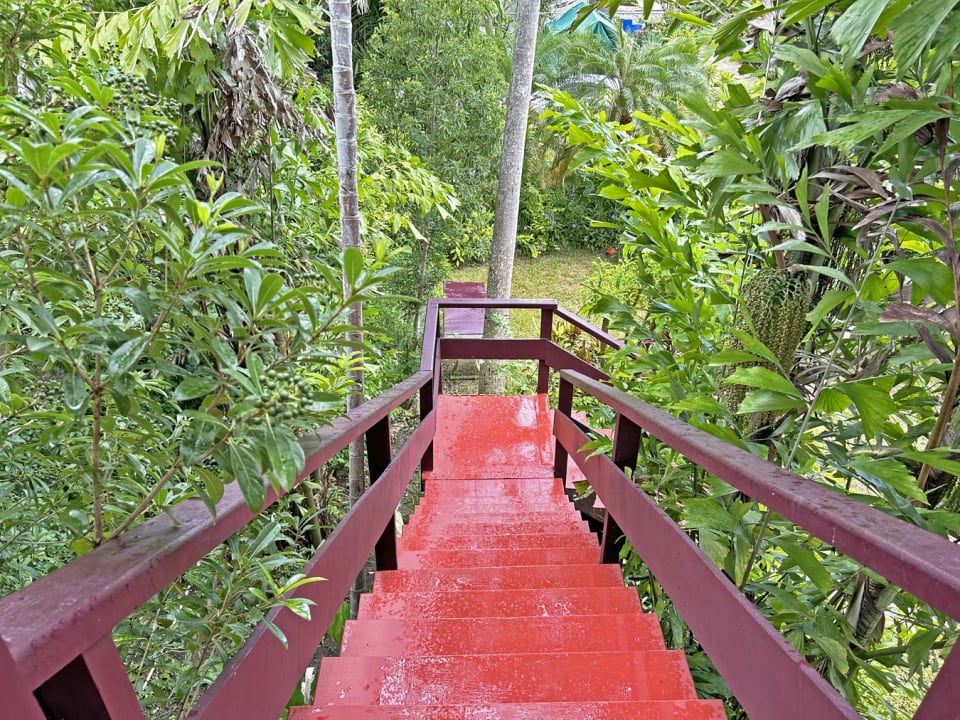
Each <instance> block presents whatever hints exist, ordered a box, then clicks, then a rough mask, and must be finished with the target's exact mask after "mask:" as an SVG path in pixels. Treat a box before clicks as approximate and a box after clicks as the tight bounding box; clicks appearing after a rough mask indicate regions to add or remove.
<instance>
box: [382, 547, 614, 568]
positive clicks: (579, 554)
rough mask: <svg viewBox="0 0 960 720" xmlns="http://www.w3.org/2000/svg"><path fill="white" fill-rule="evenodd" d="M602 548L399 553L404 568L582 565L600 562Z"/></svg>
mask: <svg viewBox="0 0 960 720" xmlns="http://www.w3.org/2000/svg"><path fill="white" fill-rule="evenodd" d="M599 558H600V550H599V549H598V548H563V547H561V548H549V547H548V548H521V549H506V550H498V549H496V548H493V549H489V550H411V551H406V552H400V553H398V555H397V564H398V565H399V567H400V568H402V569H404V570H416V569H418V568H445V567H446V568H449V567H506V566H510V565H580V564H586V563H589V562H591V561H593V562H598V561H599Z"/></svg>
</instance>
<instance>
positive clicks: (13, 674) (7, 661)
mask: <svg viewBox="0 0 960 720" xmlns="http://www.w3.org/2000/svg"><path fill="white" fill-rule="evenodd" d="M0 703H2V706H3V710H4V713H5V714H4V716H3V717H7V716H8V715H9V717H11V718H17V719H18V720H45V716H44V714H43V710H42V709H41V708H40V704H39V703H38V702H37V699H36V698H35V697H34V696H33V693H32V692H30V689H29V688H28V687H27V685H26V684H25V683H24V682H23V680H22V679H21V678H20V673H19V672H18V671H17V666H16V665H15V664H14V662H13V657H12V656H11V655H10V651H9V650H8V649H7V646H6V644H5V643H4V642H3V639H2V638H0Z"/></svg>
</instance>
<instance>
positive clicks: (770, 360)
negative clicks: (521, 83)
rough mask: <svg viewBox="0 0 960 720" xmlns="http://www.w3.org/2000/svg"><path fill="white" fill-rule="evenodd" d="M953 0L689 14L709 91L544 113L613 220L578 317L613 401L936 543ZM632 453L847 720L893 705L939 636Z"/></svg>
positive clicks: (950, 316) (951, 405)
mask: <svg viewBox="0 0 960 720" xmlns="http://www.w3.org/2000/svg"><path fill="white" fill-rule="evenodd" d="M955 5H956V4H955V3H940V2H923V1H919V2H912V3H893V2H884V0H858V1H857V2H840V3H811V2H785V3H781V4H779V5H778V6H777V7H776V8H771V7H770V4H769V3H750V2H730V3H723V4H722V5H721V6H719V7H718V6H716V5H712V6H708V5H707V4H697V3H689V4H687V5H686V7H685V10H686V12H685V13H683V14H677V15H675V16H673V18H672V20H671V24H670V28H671V30H670V31H669V32H675V33H681V34H686V33H689V32H695V33H697V37H698V45H699V46H700V47H702V48H704V52H705V53H711V54H712V55H713V58H714V59H716V60H720V61H722V63H721V64H719V65H717V66H715V67H717V71H716V72H717V73H718V75H719V78H720V80H719V81H718V82H717V83H716V84H715V92H716V99H715V100H712V99H711V98H710V97H705V96H704V95H703V94H701V93H684V94H682V98H681V99H682V106H681V107H679V108H676V109H670V108H667V112H662V111H658V112H646V113H636V112H635V113H634V114H633V121H632V122H630V123H623V122H622V120H623V118H619V117H618V118H616V119H617V120H618V121H620V122H618V123H608V122H605V121H604V120H603V118H602V117H600V118H598V117H597V115H596V113H595V112H594V110H593V109H592V107H591V106H590V105H589V104H588V100H589V99H588V98H584V97H581V98H580V99H578V98H577V97H574V96H572V95H570V94H567V93H564V92H561V91H557V92H554V93H553V98H554V100H555V103H556V104H555V106H554V108H555V109H554V110H553V111H552V113H551V115H552V122H553V127H554V128H555V129H556V130H557V131H558V132H560V133H562V134H563V136H564V137H565V138H566V139H567V141H568V143H569V144H570V145H571V146H573V147H576V148H578V151H579V154H578V155H576V156H575V157H577V158H579V160H578V161H577V163H578V164H579V167H580V170H581V171H583V172H586V173H589V174H591V175H592V176H593V177H595V178H599V179H600V180H601V182H603V183H604V186H603V188H602V189H601V190H600V194H601V195H603V196H605V197H608V198H612V199H614V200H616V201H617V202H618V203H619V205H620V220H619V222H618V223H617V225H618V227H619V228H621V229H622V231H623V235H622V246H621V250H622V255H623V260H622V261H621V262H620V264H619V265H618V266H617V267H616V268H615V270H614V271H612V272H611V271H610V268H604V272H603V274H602V275H597V277H596V279H595V283H594V284H595V289H596V290H597V291H598V297H597V300H596V301H595V302H594V303H593V304H592V308H593V309H594V310H595V311H598V312H602V313H604V314H605V315H607V317H608V318H609V319H610V321H611V323H612V324H613V326H614V327H616V328H618V329H619V330H620V331H622V332H623V333H624V334H625V336H626V337H627V338H628V339H629V340H630V341H631V344H632V347H631V350H632V351H633V352H634V353H635V355H636V356H635V358H627V357H622V358H614V359H612V360H611V369H612V371H613V373H614V375H615V377H616V381H617V382H618V384H620V385H622V386H623V387H624V388H626V389H628V390H629V391H630V392H632V393H634V394H637V395H639V396H640V397H643V398H645V399H647V400H650V401H651V402H653V403H654V404H656V405H658V406H660V407H665V408H671V409H672V410H673V412H675V413H677V414H679V415H681V416H682V417H684V418H686V419H688V420H689V421H690V422H692V423H694V424H696V425H698V426H700V427H702V428H703V429H705V430H707V431H709V432H711V433H713V434H715V435H718V436H719V437H722V438H724V439H726V440H728V441H729V442H732V443H734V444H737V445H739V446H741V447H744V448H747V449H748V450H750V451H751V452H754V453H756V454H757V455H760V456H762V457H767V458H769V459H772V460H774V461H775V462H777V463H779V464H781V465H783V466H784V467H789V468H791V469H793V470H795V471H797V472H800V473H802V474H804V475H806V476H807V477H809V478H811V479H814V480H816V481H817V482H821V483H823V484H826V485H828V486H830V487H832V488H835V489H836V490H837V491H838V492H843V493H846V494H849V495H851V496H853V497H855V498H857V499H858V500H859V501H861V502H863V503H866V504H870V505H874V506H877V507H879V508H882V509H883V510H884V511H885V512H887V513H889V514H891V515H894V516H896V517H899V518H901V519H903V520H905V521H907V522H910V523H914V524H917V525H920V526H922V527H925V528H926V529H928V530H930V531H931V532H934V533H937V534H939V535H943V536H947V537H950V538H952V539H956V537H957V533H958V531H960V515H958V511H960V491H958V480H957V473H958V470H960V465H958V464H957V462H956V460H955V459H954V455H953V452H954V451H953V448H954V447H955V446H956V444H957V427H958V426H960V422H958V420H960V416H958V415H957V413H956V412H955V410H956V406H957V380H958V379H960V373H957V370H958V368H960V355H958V350H960V345H958V341H957V338H958V337H960V326H958V324H957V317H956V310H955V308H956V307H957V300H958V293H957V288H958V285H960V282H958V278H960V267H958V255H957V249H956V244H955V239H956V214H955V204H956V201H957V191H956V188H955V186H954V176H955V164H956V161H955V157H956V153H957V150H958V147H957V145H956V140H955V138H956V125H955V121H956V118H957V106H956V102H955V101H954V100H953V98H954V97H955V95H956V78H955V72H954V62H955V60H956V57H957V52H956V51H957V45H958V42H960V40H958V38H957V36H956V35H955V34H951V32H949V30H948V28H950V27H953V26H954V25H955V24H956V23H957V22H958V21H960V15H958V13H957V12H956V10H955V9H954V6H955ZM931 13H933V15H932V14H931ZM934 16H935V17H936V18H937V19H938V21H939V20H942V21H943V23H942V25H941V24H940V23H939V22H937V23H932V22H931V17H934ZM645 453H646V454H645V457H646V459H647V465H646V466H645V467H644V469H643V477H642V482H643V485H644V487H646V488H647V489H648V490H649V491H650V492H651V493H653V494H655V496H657V497H658V498H660V499H661V504H662V506H663V507H664V508H665V509H667V511H668V512H669V513H671V514H672V515H673V516H674V517H676V518H677V520H678V521H681V522H682V523H683V524H684V527H686V528H687V529H688V530H689V531H690V533H691V535H692V536H694V537H695V538H696V539H697V541H698V542H699V544H700V546H701V548H702V549H703V550H704V551H705V552H706V554H707V555H708V556H709V557H710V558H711V559H713V560H714V562H716V563H717V565H718V566H719V567H720V568H721V569H722V570H723V571H724V573H725V574H726V575H727V576H728V577H729V578H730V579H731V580H733V581H734V582H735V583H736V584H737V585H738V586H739V587H740V588H741V589H742V590H743V591H744V593H745V594H746V596H747V597H748V598H749V599H750V600H751V601H752V602H754V603H755V604H756V605H757V606H758V607H759V608H760V609H761V610H762V611H763V612H764V613H765V614H766V615H767V616H768V617H769V618H770V619H771V621H772V622H773V623H774V624H775V625H776V626H777V627H778V628H779V629H780V631H781V632H783V633H784V635H785V636H786V637H787V638H788V639H789V640H790V642H791V643H792V644H794V646H795V647H797V648H798V649H799V650H800V651H801V653H803V654H804V655H805V656H806V657H807V658H809V659H810V661H811V662H812V663H813V664H814V666H815V667H817V668H818V670H820V672H822V673H823V674H824V676H825V677H827V678H828V679H829V680H830V681H831V682H832V683H833V684H834V685H835V686H836V687H838V688H839V689H840V690H842V691H843V692H844V694H846V695H847V697H848V698H850V699H851V701H853V702H854V704H855V706H856V707H858V709H859V710H860V711H861V713H863V714H865V715H866V716H869V717H901V716H904V715H908V714H912V711H911V710H910V708H915V707H916V698H917V697H918V696H921V695H922V692H923V689H924V688H925V687H926V685H927V684H928V682H929V680H930V678H931V676H932V674H933V673H935V671H936V669H937V668H938V667H939V663H940V661H941V657H942V655H941V654H940V653H939V652H937V651H936V649H937V648H949V647H951V646H952V645H953V643H954V642H955V639H956V635H957V627H956V623H955V622H954V621H952V620H948V619H946V618H944V617H942V616H940V615H939V614H937V613H936V612H933V611H932V610H931V609H930V608H928V607H926V606H924V605H923V604H921V603H918V602H917V601H916V600H915V599H913V598H911V597H909V596H907V595H905V594H904V593H902V592H900V591H898V590H897V589H896V588H894V587H891V586H889V585H888V584H887V583H886V582H885V581H884V580H883V579H882V578H878V577H876V576H875V575H872V574H870V573H868V572H865V571H863V570H861V569H860V568H858V567H857V566H856V565H855V564H854V563H852V562H851V561H850V560H849V559H847V558H845V557H843V556H840V555H838V554H837V553H836V552H835V551H834V550H833V549H832V548H830V547H829V546H828V545H825V544H824V543H822V542H821V541H819V540H817V539H816V538H813V537H811V536H810V535H809V534H807V533H805V532H802V531H799V530H798V529H797V528H795V527H794V526H793V525H792V524H790V523H787V522H785V521H783V519H782V518H779V517H777V516H776V515H774V514H772V513H771V512H770V511H769V510H767V509H765V508H764V507H762V506H760V505H758V504H757V503H756V502H753V501H751V500H750V499H749V498H745V497H743V496H742V495H740V494H738V493H735V492H732V491H731V490H732V489H731V488H729V487H727V486H724V485H723V484H722V483H718V482H717V481H716V480H715V479H713V478H710V477H708V476H707V477H704V476H703V475H702V474H701V473H699V472H698V471H697V470H696V469H695V468H692V467H690V466H689V465H688V464H687V463H686V462H685V461H684V460H683V458H681V457H679V456H677V455H676V454H674V453H672V452H670V451H668V450H664V449H663V448H661V447H657V446H653V445H651V446H649V447H647V448H646V450H645ZM627 566H628V568H629V571H630V572H631V573H632V574H634V576H635V578H636V579H637V581H638V582H639V584H640V586H641V588H642V594H643V596H644V597H645V598H646V599H647V601H648V602H649V603H650V604H651V606H652V607H656V608H657V609H659V610H660V611H661V613H662V617H664V625H665V629H666V630H667V635H668V638H669V637H672V638H673V642H675V643H677V644H678V645H685V646H686V647H687V648H688V651H689V652H690V653H691V656H692V658H693V662H694V667H696V668H699V670H700V672H701V675H700V679H701V681H702V683H704V684H701V686H700V687H701V689H702V690H705V691H707V692H717V693H721V694H722V693H723V688H722V684H720V683H718V682H716V678H715V676H714V675H713V673H712V671H711V670H710V669H709V664H708V663H707V661H706V660H705V659H703V658H702V657H701V656H700V653H699V652H698V650H697V645H696V642H695V640H694V639H693V638H691V637H689V634H688V633H687V631H686V630H685V629H684V626H683V625H682V622H680V621H679V620H677V619H676V618H675V613H674V611H673V610H672V606H671V605H670V604H669V601H668V600H667V599H665V598H663V596H662V593H661V592H660V591H659V590H658V588H657V585H656V581H655V579H654V578H651V577H649V576H647V574H646V573H645V570H644V568H643V566H642V563H641V561H640V560H639V559H638V558H636V557H634V556H632V555H631V556H630V557H628V558H627ZM931 651H932V652H931ZM708 688H710V689H709V690H708ZM895 689H896V690H895ZM894 690H895V691H894ZM735 707H736V706H735V704H732V705H731V712H732V713H736V709H735Z"/></svg>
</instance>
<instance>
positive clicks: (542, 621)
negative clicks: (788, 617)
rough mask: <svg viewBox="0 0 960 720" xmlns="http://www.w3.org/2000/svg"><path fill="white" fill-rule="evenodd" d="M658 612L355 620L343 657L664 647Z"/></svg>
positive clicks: (348, 628)
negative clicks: (656, 613)
mask: <svg viewBox="0 0 960 720" xmlns="http://www.w3.org/2000/svg"><path fill="white" fill-rule="evenodd" d="M664 649H665V647H664V643H663V637H662V636H661V634H660V623H659V621H658V620H657V616H656V615H653V614H650V613H647V614H643V615H568V616H565V617H533V618H531V617H518V618H502V617H483V618H445V619H433V618H426V617H418V618H406V619H383V620H370V619H367V620H364V621H363V622H359V621H356V620H350V621H348V622H347V625H346V627H345V628H344V632H343V643H342V644H341V646H340V656H341V657H352V656H364V655H368V656H369V655H372V656H387V655H391V656H399V655H407V656H411V655H488V654H495V653H540V652H544V653H549V652H598V651H630V650H664Z"/></svg>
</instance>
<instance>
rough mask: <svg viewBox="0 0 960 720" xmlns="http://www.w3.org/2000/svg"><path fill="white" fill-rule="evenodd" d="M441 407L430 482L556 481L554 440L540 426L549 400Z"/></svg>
mask: <svg viewBox="0 0 960 720" xmlns="http://www.w3.org/2000/svg"><path fill="white" fill-rule="evenodd" d="M536 342H539V341H536ZM437 402H438V405H437V409H438V412H439V413H440V414H441V415H442V416H443V422H441V423H438V425H437V436H436V438H434V457H433V472H432V473H431V475H430V478H444V477H447V478H498V477H499V478H508V477H541V478H552V477H553V467H552V461H553V455H552V446H553V436H552V435H551V433H550V428H549V426H548V425H545V424H544V423H538V422H537V418H538V417H540V416H541V415H543V414H544V413H546V411H547V407H548V404H547V403H548V401H547V396H546V395H524V396H519V397H511V398H500V397H497V396H492V395H478V396H452V395H441V396H440V397H439V398H438V399H437ZM430 478H428V479H427V483H428V484H429V482H430Z"/></svg>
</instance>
